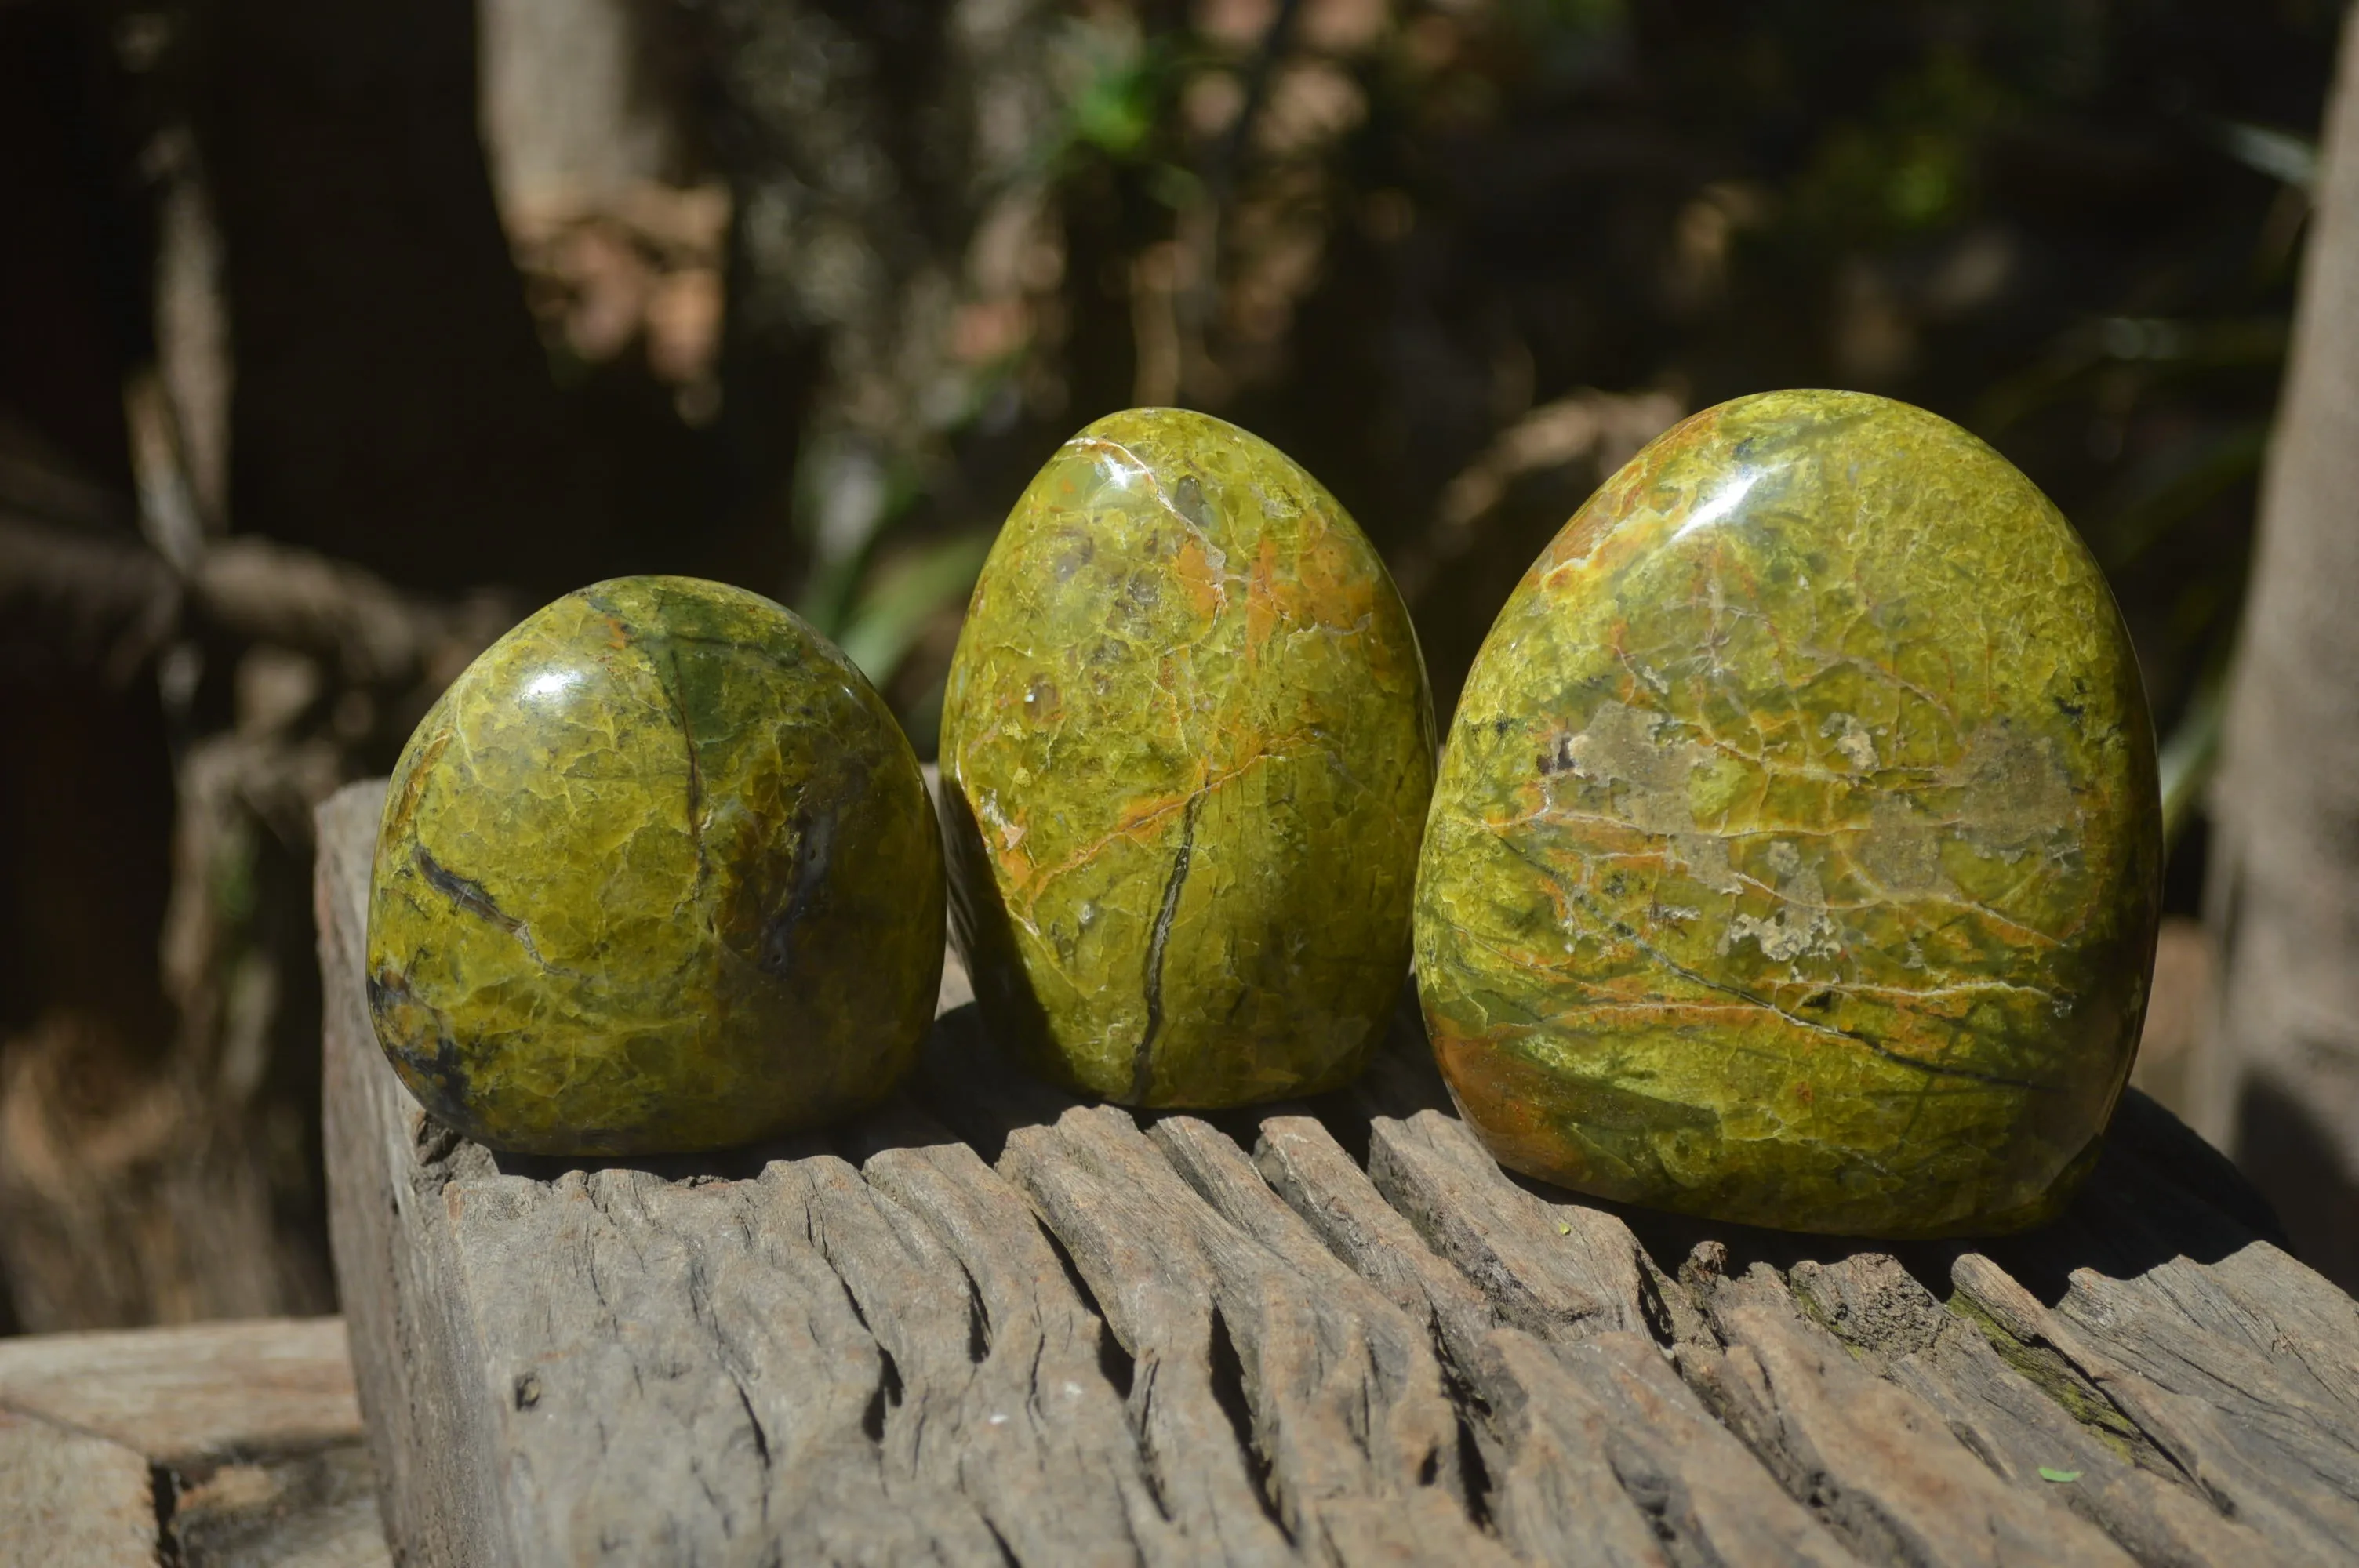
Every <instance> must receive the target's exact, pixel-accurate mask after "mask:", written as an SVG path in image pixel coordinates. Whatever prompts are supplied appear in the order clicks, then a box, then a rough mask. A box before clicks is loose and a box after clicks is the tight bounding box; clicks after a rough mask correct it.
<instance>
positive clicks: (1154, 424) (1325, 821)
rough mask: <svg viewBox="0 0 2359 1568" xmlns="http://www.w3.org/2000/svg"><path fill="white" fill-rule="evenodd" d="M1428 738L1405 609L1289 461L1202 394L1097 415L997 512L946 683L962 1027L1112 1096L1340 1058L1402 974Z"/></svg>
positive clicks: (1274, 1088)
mask: <svg viewBox="0 0 2359 1568" xmlns="http://www.w3.org/2000/svg"><path fill="white" fill-rule="evenodd" d="M1433 749H1434V740H1433V717H1432V699H1431V697H1430V695H1429V694H1428V691H1427V687H1426V681H1425V664H1424V661H1423V659H1422V658H1421V657H1420V656H1419V653H1418V647H1417V637H1416V634H1415V633H1413V632H1412V631H1411V630H1410V627H1409V622H1408V612H1407V611H1406V610H1404V609H1403V607H1402V605H1401V601H1400V597H1399V595H1398V594H1397V593H1396V592H1395V591H1394V589H1393V585H1392V579H1391V578H1390V577H1389V576H1387V575H1386V571H1385V568H1384V563H1383V562H1382V561H1381V560H1379V559H1378V558H1377V557H1376V554H1375V550H1374V549H1372V548H1371V547H1370V546H1369V544H1368V541H1367V539H1366V538H1365V537H1364V535H1362V534H1361V533H1360V530H1359V529H1358V528H1357V527H1356V526H1355V525H1354V524H1353V522H1352V519H1351V518H1350V517H1349V516H1348V515H1347V514H1345V513H1344V511H1343V508H1342V507H1341V506H1339V505H1337V504H1336V503H1335V499H1334V498H1333V497H1332V496H1331V495H1329V494H1328V493H1327V492H1326V491H1325V490H1324V489H1323V488H1322V487H1321V485H1320V484H1319V482H1318V481H1316V480H1314V479H1312V478H1311V477H1310V475H1309V474H1308V473H1306V472H1304V471H1303V470H1301V469H1300V468H1299V467H1298V466H1297V465H1296V464H1295V463H1294V462H1292V461H1291V460H1288V458H1287V457H1286V456H1285V454H1283V453H1281V452H1279V451H1278V450H1277V449H1276V448H1274V447H1272V446H1270V445H1269V444H1268V443H1267V442H1266V441H1263V440H1261V439H1259V438H1256V437H1255V436H1252V435H1248V434H1247V433H1246V432H1245V431H1243V430H1240V429H1238V428H1237V427H1234V426H1233V425H1228V424H1223V422H1222V421H1220V420H1218V419H1213V418H1209V417H1207V416H1203V415H1201V414H1190V413H1183V412H1180V411H1178V410H1173V409H1134V410H1132V411H1131V412H1129V413H1125V414H1116V415H1114V416H1110V417H1107V418H1104V419H1101V420H1099V421H1098V422H1097V423H1096V424H1094V425H1092V426H1091V427H1089V428H1088V429H1086V430H1083V431H1082V433H1081V434H1080V435H1078V436H1076V437H1074V438H1072V439H1071V440H1070V441H1068V442H1066V443H1065V444H1064V446H1063V447H1062V448H1060V449H1059V450H1058V451H1057V453H1056V455H1055V456H1054V457H1052V458H1050V459H1049V462H1048V464H1047V466H1046V467H1044V468H1043V469H1042V470H1040V472H1039V474H1038V477H1036V478H1035V479H1034V480H1033V481H1032V483H1031V485H1030V487H1029V488H1028V489H1027V490H1026V491H1025V492H1024V495H1023V497H1022V499H1021V500H1019V501H1018V502H1017V503H1016V508H1015V510H1014V512H1013V513H1012V514H1010V515H1009V517H1008V519H1007V523H1006V526H1005V527H1004V528H1003V529H1002V530H1001V532H1000V535H999V539H998V541H997V543H996V544H995V546H993V548H992V552H991V557H990V559H989V560H988V561H987V562H986V563H985V565H984V572H983V578H982V580H981V581H980V582H979V583H978V584H977V585H976V588H975V591H974V599H973V603H972V605H971V606H970V608H969V610H968V611H967V620H966V625H965V627H964V629H963V630H962V633H961V634H960V637H959V644H958V651H957V653H956V654H955V655H954V656H953V658H952V661H951V673H950V682H949V688H948V691H947V692H946V694H945V697H944V700H943V707H942V740H941V769H942V784H943V801H942V808H943V813H944V824H945V827H946V828H947V834H948V838H949V849H950V862H951V917H952V927H953V929H954V931H955V932H956V933H957V935H958V938H959V940H960V943H961V944H962V949H963V951H964V953H965V955H966V957H967V962H968V967H969V968H970V970H971V971H972V973H973V977H974V981H975V990H976V999H977V1000H978V1001H979V1002H980V1003H981V1005H982V1007H983V1010H984V1017H985V1020H986V1022H988V1023H989V1024H990V1025H991V1027H992V1029H993V1031H994V1033H995V1034H997V1035H998V1036H999V1037H1000V1038H1001V1039H1002V1040H1004V1041H1006V1043H1007V1044H1010V1045H1012V1046H1013V1047H1014V1049H1015V1050H1016V1053H1017V1054H1019V1055H1020V1056H1021V1057H1022V1058H1023V1059H1025V1060H1026V1061H1027V1062H1028V1063H1029V1064H1030V1065H1032V1066H1033V1067H1035V1068H1036V1069H1037V1070H1038V1071H1040V1072H1042V1073H1045V1074H1047V1075H1048V1076H1051V1077H1054V1078H1056V1079H1057V1080H1059V1081H1060V1082H1062V1083H1064V1084H1067V1085H1069V1086H1071V1087H1075V1088H1078V1089H1081V1090H1083V1091H1085V1092H1088V1093H1093V1094H1097V1095H1103V1096H1105V1097H1107V1098H1113V1099H1118V1100H1123V1101H1126V1102H1128V1103H1130V1104H1134V1105H1150V1106H1180V1105H1184V1106H1223V1105H1236V1104H1242V1103H1245V1102H1247V1101H1251V1100H1257V1099H1266V1098H1272V1097H1274V1096H1277V1095H1283V1094H1290V1093H1298V1092H1310V1091H1313V1090H1318V1089H1322V1088H1327V1087H1332V1086H1333V1085H1335V1084H1338V1083H1340V1082H1342V1081H1343V1080H1344V1079H1345V1078H1348V1077H1350V1076H1352V1075H1353V1073H1355V1072H1357V1071H1358V1070H1359V1067H1360V1065H1361V1062H1362V1061H1363V1059H1364V1056H1365V1054H1366V1052H1367V1049H1368V1046H1369V1044H1370V1043H1371V1042H1372V1041H1373V1040H1374V1039H1375V1035H1376V1033H1377V1032H1378V1028H1379V1026H1380V1024H1381V1023H1382V1022H1383V1021H1384V1020H1385V1019H1386V1015H1387V1014H1388V1013H1389V1012H1390V1011H1391V1008H1392V1004H1393V1001H1394V999H1395V998H1396V997H1397V996H1398V994H1399V991H1400V987H1401V982H1402V979H1403V978H1404V977H1405V975H1406V974H1407V971H1408V906H1409V893H1410V887H1411V883H1412V881H1413V879H1414V875H1415V871H1416V867H1417V839H1418V833H1419V827H1420V825H1421V823H1422V822H1423V819H1424V816H1425V807H1426V803H1427V800H1428V797H1429V795H1430V791H1431V788H1432V780H1433Z"/></svg>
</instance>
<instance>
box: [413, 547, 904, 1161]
mask: <svg viewBox="0 0 2359 1568" xmlns="http://www.w3.org/2000/svg"><path fill="white" fill-rule="evenodd" d="M942 928H943V912H942V872H941V849H940V838H939V836H938V833H937V829H936V826H935V823H934V818H933V815H932V813H931V811H930V810H929V807H928V805H927V801H926V790H925V781H924V779H923V778H922V777H921V776H920V774H919V771H918V763H917V759H916V757H915V756H914V755H913V754H912V753H911V752H910V750H909V743H908V740H907V739H906V738H905V737H904V736H903V735H902V733H901V730H900V727H899V726H898V725H897V724H896V723H895V722H894V719H893V716H892V714H891V713H890V711H888V710H887V709H886V707H885V705H884V703H883V702H882V701H880V700H879V699H878V697H877V696H876V694H875V692H874V691H873V690H871V689H870V688H869V686H868V683H867V681H866V680H865V679H864V678H863V677H862V676H861V674H860V672H859V671H858V670H857V669H856V668H854V667H853V665H852V663H851V661H849V660H848V659H846V658H845V657H844V656H843V654H841V653H839V652H838V651H837V650H836V649H835V647H834V646H833V645H832V644H831V643H828V642H827V640H826V639H824V638H822V637H821V636H820V635H819V634H818V633H815V632H813V631H812V630H811V629H810V627H809V626H807V625H805V624H804V623H803V622H801V621H799V620H798V619H797V618H796V617H795V616H794V615H792V614H790V613H789V612H788V611H785V610H783V609H781V608H779V607H778V606H777V605H776V604H773V603H771V602H770V601H769V600H766V599H764V598H762V597H760V596H759V595H757V594H753V593H748V592H745V590H744V589H734V588H728V587H724V586H723V585H722V584H719V583H712V582H701V581H698V580H696V579H689V578H666V577H643V578H624V579H616V580H614V581H611V582H603V583H599V584H597V585H595V586H594V587H591V588H586V589H582V590H581V591H579V592H577V593H571V594H568V595H567V596H566V597H564V598H563V599H560V600H558V601H557V602H556V603H554V604H551V605H549V607H548V608H546V609H544V610H542V611H538V613H537V614H534V615H533V616H531V617H530V618H528V619H527V620H526V621H525V622H523V623H522V624H520V625H518V626H517V627H516V629H515V630H513V631H511V632H510V633H508V634H507V635H506V636H505V637H503V638H501V639H500V640H499V641H498V642H497V643H494V644H493V645H492V646H491V647H490V648H489V649H487V650H485V651H484V654H482V656H481V657H479V658H477V659H476V661H475V662H474V663H473V665H470V666H468V668H467V670H466V673H465V674H463V675H462V676H460V677H459V679H458V680H457V681H456V682H454V683H453V684H452V685H451V688H450V690H448V691H447V692H445V693H444V694H443V696H442V697H441V699H440V701H438V702H437V703H436V704H435V705H434V707H433V708H432V709H431V710H430V711H429V712H428V714H427V715H426V718H425V719H423V720H422V721H421V722H420V723H419V726H418V730H417V732H416V733H415V734H413V735H412V736H411V737H410V740H409V744H408V748H407V749H406V750H404V752H402V756H401V762H400V765H399V766H398V767H397V769H396V770H395V772H394V775H393V784H392V789H391V792H390V793H389V795H387V797H386V805H385V816H384V820H383V823H382V826H381V827H380V831H379V834H378V839H377V849H376V860H375V875H374V879H373V882H372V886H371V890H370V895H369V928H368V992H369V1009H370V1011H371V1012H372V1013H373V1014H374V1015H375V1022H376V1033H377V1039H378V1041H379V1042H380V1043H381V1044H383V1045H384V1047H385V1051H386V1055H387V1056H388V1057H389V1058H391V1060H392V1062H393V1065H394V1069H395V1071H396V1072H397V1073H398V1074H399V1075H400V1076H401V1079H402V1082H403V1083H405V1084H407V1085H408V1087H409V1089H410V1092H411V1093H413V1094H415V1095H416V1096H417V1097H418V1098H419V1103H421V1104H422V1105H424V1106H425V1107H426V1108H427V1109H428V1110H429V1111H431V1112H432V1113H433V1114H434V1115H435V1116H436V1117H438V1118H440V1119H441V1120H443V1121H445V1122H447V1123H449V1124H450V1125H451V1126H452V1127H455V1128H457V1129H458V1130H460V1131H462V1132H463V1133H465V1134H466V1135H467V1136H469V1137H471V1138H473V1139H476V1140H478V1141H481V1142H484V1143H487V1144H489V1145H491V1146H492V1147H494V1148H497V1149H509V1150H516V1151H521V1152H532V1153H547V1154H622V1153H641V1152H686V1151H690V1150H701V1149H714V1148H723V1147H726V1146H729V1145H732V1144H737V1143H744V1142H747V1141H752V1140H755V1139H757V1138H763V1137H767V1136H771V1135H774V1134H777V1133H780V1132H784V1131H788V1130H794V1129H798V1128H803V1127H808V1126H811V1125H814V1124H817V1123H820V1122H823V1121H826V1120H829V1119H832V1118H835V1117H838V1116H841V1115H843V1114H845V1113H847V1112H850V1111H853V1110H857V1109H859V1108H862V1107H864V1106H866V1105H868V1104H870V1103H872V1102H874V1101H875V1100H878V1099H880V1098H883V1097H884V1096H885V1095H886V1093H888V1092H889V1091H890V1090H891V1089H892V1087H893V1086H894V1084H895V1083H896V1082H897V1080H898V1079H899V1078H900V1077H901V1076H902V1074H903V1073H904V1072H905V1071H906V1070H907V1069H908V1066H909V1065H910V1064H911V1063H912V1061H914V1059H915V1057H916V1054H917V1048H918V1044H919V1040H920V1039H921V1038H922V1037H923V1035H924V1033H925V1031H926V1029H927V1027H928V1026H929V1023H930V1022H931V1020H932V1016H933V1006H934V1000H935V993H936V990H937V989H938V987H939V984H940V974H941V962H942Z"/></svg>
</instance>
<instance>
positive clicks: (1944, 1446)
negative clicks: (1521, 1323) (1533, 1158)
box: [1680, 1265, 2130, 1568]
mask: <svg viewBox="0 0 2359 1568" xmlns="http://www.w3.org/2000/svg"><path fill="white" fill-rule="evenodd" d="M1707 1306H1708V1308H1709V1310H1710V1312H1711V1314H1712V1323H1713V1326H1714V1327H1715V1328H1716V1329H1717V1330H1718V1332H1719V1334H1720V1336H1721V1337H1722V1339H1723V1341H1724V1342H1725V1343H1726V1345H1727V1349H1725V1350H1724V1351H1721V1352H1718V1353H1714V1352H1712V1351H1708V1350H1702V1349H1701V1348H1697V1347H1690V1346H1682V1347H1681V1350H1680V1369H1681V1370H1682V1371H1683V1372H1685V1373H1686V1375H1687V1377H1688V1380H1689V1381H1690V1383H1691V1384H1693V1385H1694V1386H1695V1388H1696V1389H1697V1390H1698V1391H1699V1392H1701V1394H1702V1395H1703V1396H1704V1400H1705V1402H1706V1403H1708V1404H1709V1405H1711V1406H1712V1409H1713V1411H1714V1412H1715V1413H1717V1414H1718V1415H1719V1416H1720V1418H1721V1419H1722V1420H1723V1421H1724V1422H1727V1424H1728V1425H1729V1427H1730V1428H1731V1429H1732V1430H1733V1431H1734V1432H1735V1433H1737V1435H1738V1436H1740V1437H1742V1438H1743V1439H1744V1440H1745V1444H1746V1445H1747V1446H1749V1447H1750V1448H1751V1449H1752V1450H1753V1451H1754V1453H1755V1454H1757V1455H1759V1456H1760V1458H1761V1460H1762V1462H1763V1463H1764V1464H1766V1465H1768V1466H1769V1468H1770V1470H1771V1471H1772V1472H1773V1473H1774V1474H1776V1475H1777V1477H1778V1479H1779V1480H1781V1481H1783V1482H1784V1483H1785V1485H1786V1489H1787V1490H1788V1492H1790V1493H1791V1494H1793V1496H1795V1497H1796V1498H1800V1499H1802V1500H1803V1501H1805V1502H1807V1503H1808V1504H1809V1505H1810V1508H1811V1509H1812V1510H1813V1511H1814V1512H1816V1513H1817V1514H1818V1515H1819V1517H1820V1518H1821V1519H1824V1520H1825V1521H1826V1523H1827V1524H1828V1526H1829V1527H1830V1528H1831V1529H1832V1530H1834V1531H1835V1532H1836V1533H1837V1534H1838V1535H1840V1536H1842V1537H1843V1540H1844V1541H1846V1543H1847V1544H1849V1545H1850V1546H1851V1547H1852V1548H1853V1550H1854V1551H1855V1552H1858V1553H1859V1554H1860V1555H1861V1556H1862V1557H1864V1558H1866V1559H1868V1560H1869V1561H1872V1562H1899V1563H1911V1564H1923V1565H1927V1568H1930V1565H1933V1564H1950V1563H1956V1564H1992V1565H1995V1564H2000V1563H2059V1564H2062V1563H2072V1564H2089V1565H2092V1568H2094V1565H2096V1564H2101V1563H2127V1562H2129V1561H2130V1559H2129V1557H2128V1556H2127V1555H2126V1554H2125V1552H2123V1550H2122V1549H2121V1547H2119V1546H2118V1545H2116V1544H2115V1543H2114V1541H2112V1540H2110V1539H2109V1538H2107V1537H2106V1536H2105V1535H2104V1532H2102V1531H2101V1530H2098V1529H2096V1528H2095V1527H2094V1526H2093V1525H2091V1524H2089V1523H2087V1522H2086V1521H2085V1520H2083V1519H2079V1518H2077V1517H2076V1516H2074V1515H2073V1514H2072V1513H2071V1511H2070V1510H2068V1509H2066V1508H2065V1507H2064V1506H2063V1505H2062V1504H2061V1503H2060V1502H2058V1501H2056V1500H2054V1499H2053V1498H2049V1497H2046V1496H2044V1495H2042V1494H2041V1493H2039V1492H2038V1491H2034V1490H2032V1489H2030V1488H2029V1487H2010V1486H2009V1485H2007V1484H2006V1482H2005V1481H2004V1480H2002V1479H2001V1478H2000V1477H1999V1476H1997V1475H1995V1474H1994V1473H1993V1472H1992V1470H1991V1469H1990V1468H1989V1467H1988V1466H1987V1465H1984V1464H1983V1463H1982V1462H1981V1460H1980V1459H1979V1458H1978V1457H1977V1456H1976V1455H1974V1454H1973V1452H1972V1451H1971V1450H1970V1449H1968V1448H1967V1447H1966V1446H1965V1445H1964V1444H1962V1443H1960V1442H1959V1441H1958V1439H1957V1437H1956V1436H1955V1435H1954V1434H1952V1433H1951V1431H1950V1429H1949V1428H1948V1427H1947V1426H1946V1425H1945V1424H1944V1423H1943V1422H1941V1420H1940V1417H1939V1416H1938V1415H1937V1414H1936V1413H1935V1412H1934V1411H1932V1410H1931V1409H1930V1407H1929V1406H1927V1405H1926V1404H1925V1402H1924V1401H1923V1400H1919V1399H1918V1398H1916V1397H1915V1396H1914V1395H1912V1394H1910V1393H1908V1391H1907V1390H1904V1389H1902V1388H1899V1387H1898V1386H1897V1385H1895V1384H1893V1383H1890V1382H1886V1381H1885V1380H1883V1379H1878V1378H1877V1377H1875V1375H1874V1374H1873V1373H1872V1372H1870V1371H1868V1370H1867V1369H1866V1368H1863V1367H1861V1366H1859V1365H1858V1364H1857V1363H1855V1362H1854V1360H1853V1359H1852V1357H1850V1355H1849V1354H1848V1353H1846V1351H1845V1350H1844V1348H1843V1345H1842V1344H1841V1342H1839V1341H1838V1340H1837V1339H1836V1338H1835V1337H1834V1336H1832V1335H1831V1334H1828V1333H1827V1332H1826V1331H1825V1330H1823V1329H1821V1328H1820V1327H1819V1326H1818V1325H1815V1324H1812V1323H1810V1322H1809V1321H1808V1320H1807V1319H1806V1318H1804V1317H1803V1315H1802V1314H1801V1313H1800V1312H1799V1310H1798V1308H1797V1307H1796V1305H1795V1303H1794V1300H1793V1297H1792V1296H1791V1294H1789V1293H1788V1290H1787V1287H1786V1284H1785V1281H1783V1280H1782V1279H1781V1278H1780V1277H1779V1276H1778V1275H1777V1272H1776V1271H1774V1270H1772V1269H1770V1268H1768V1267H1767V1265H1756V1266H1755V1267H1754V1269H1753V1270H1751V1271H1749V1272H1748V1273H1747V1274H1746V1275H1745V1277H1744V1278H1742V1279H1738V1280H1729V1281H1719V1282H1717V1283H1716V1284H1715V1286H1714V1288H1713V1289H1712V1291H1711V1292H1710V1294H1709V1297H1708V1299H1707Z"/></svg>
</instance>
